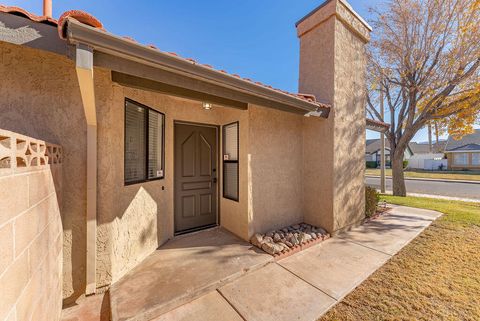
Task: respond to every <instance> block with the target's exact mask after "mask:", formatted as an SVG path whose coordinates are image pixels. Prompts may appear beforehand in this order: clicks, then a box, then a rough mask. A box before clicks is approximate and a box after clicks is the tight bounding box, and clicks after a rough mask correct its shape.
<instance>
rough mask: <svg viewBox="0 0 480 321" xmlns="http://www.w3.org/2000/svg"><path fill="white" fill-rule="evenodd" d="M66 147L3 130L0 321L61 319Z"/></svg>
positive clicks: (0, 133)
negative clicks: (61, 214) (63, 182)
mask: <svg viewBox="0 0 480 321" xmlns="http://www.w3.org/2000/svg"><path fill="white" fill-rule="evenodd" d="M61 163H62V148H61V147H60V146H58V145H53V144H48V143H45V142H44V141H40V140H37V139H33V138H30V137H26V136H23V135H19V134H16V133H13V132H9V131H5V130H1V129H0V320H8V321H29V320H35V321H37V320H49V321H50V320H53V321H55V320H59V319H60V314H61V309H62V259H63V257H62V256H63V254H62V253H63V250H62V244H63V233H62V221H61V217H60V206H59V204H60V201H61Z"/></svg>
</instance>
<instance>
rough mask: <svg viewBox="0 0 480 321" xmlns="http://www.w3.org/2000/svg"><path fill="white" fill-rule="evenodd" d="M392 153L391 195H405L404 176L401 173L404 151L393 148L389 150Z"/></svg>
mask: <svg viewBox="0 0 480 321" xmlns="http://www.w3.org/2000/svg"><path fill="white" fill-rule="evenodd" d="M390 152H391V153H392V155H391V157H392V159H391V163H392V179H393V195H395V196H407V189H406V188H405V177H404V175H403V155H404V151H403V150H401V149H399V148H395V150H393V151H390Z"/></svg>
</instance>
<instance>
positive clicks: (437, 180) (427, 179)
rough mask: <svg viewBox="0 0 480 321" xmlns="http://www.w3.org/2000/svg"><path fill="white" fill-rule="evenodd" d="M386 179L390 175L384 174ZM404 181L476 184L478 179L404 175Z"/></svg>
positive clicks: (367, 176)
mask: <svg viewBox="0 0 480 321" xmlns="http://www.w3.org/2000/svg"><path fill="white" fill-rule="evenodd" d="M365 178H380V176H372V175H365ZM385 178H387V179H391V178H392V177H391V176H385ZM405 180H406V181H426V182H442V183H462V184H478V185H480V181H465V180H459V179H438V178H419V177H405Z"/></svg>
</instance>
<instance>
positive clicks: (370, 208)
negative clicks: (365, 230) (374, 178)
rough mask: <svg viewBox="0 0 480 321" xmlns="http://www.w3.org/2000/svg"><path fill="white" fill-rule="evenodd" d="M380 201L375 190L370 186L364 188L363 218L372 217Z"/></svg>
mask: <svg viewBox="0 0 480 321" xmlns="http://www.w3.org/2000/svg"><path fill="white" fill-rule="evenodd" d="M379 201H380V195H378V193H377V190H376V189H375V188H373V187H370V186H365V217H367V218H368V217H372V216H373V215H374V214H375V211H376V210H377V204H378V202H379Z"/></svg>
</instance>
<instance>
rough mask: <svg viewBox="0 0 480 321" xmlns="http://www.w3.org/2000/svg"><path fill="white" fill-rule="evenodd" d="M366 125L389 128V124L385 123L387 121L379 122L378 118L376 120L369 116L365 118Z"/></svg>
mask: <svg viewBox="0 0 480 321" xmlns="http://www.w3.org/2000/svg"><path fill="white" fill-rule="evenodd" d="M367 126H374V127H375V126H380V127H384V128H387V129H388V128H390V124H387V123H384V122H381V121H379V120H376V119H370V118H367Z"/></svg>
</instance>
